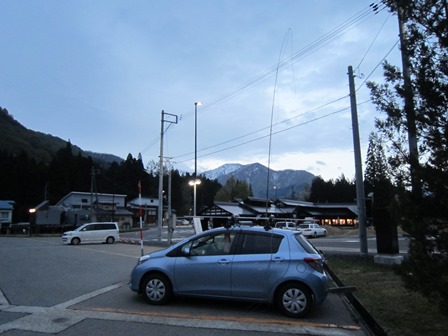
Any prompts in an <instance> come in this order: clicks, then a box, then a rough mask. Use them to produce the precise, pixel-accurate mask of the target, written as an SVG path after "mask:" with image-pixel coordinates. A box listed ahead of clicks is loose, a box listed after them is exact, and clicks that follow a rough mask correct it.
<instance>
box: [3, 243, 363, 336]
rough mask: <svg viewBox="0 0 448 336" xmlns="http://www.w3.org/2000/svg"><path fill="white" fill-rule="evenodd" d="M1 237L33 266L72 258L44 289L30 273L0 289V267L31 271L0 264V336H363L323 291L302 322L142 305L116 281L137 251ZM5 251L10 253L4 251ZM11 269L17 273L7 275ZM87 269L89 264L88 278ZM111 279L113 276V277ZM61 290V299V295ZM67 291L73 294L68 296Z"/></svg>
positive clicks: (338, 299)
mask: <svg viewBox="0 0 448 336" xmlns="http://www.w3.org/2000/svg"><path fill="white" fill-rule="evenodd" d="M3 239H4V238H1V237H0V252H1V253H2V256H3V258H10V259H14V258H15V256H14V255H15V254H18V253H17V251H18V249H19V247H20V251H21V253H23V255H27V254H28V253H33V254H34V258H36V260H38V259H39V256H40V254H42V257H45V256H46V257H48V254H49V253H57V256H58V258H73V259H74V260H75V262H73V263H71V262H69V261H67V259H66V260H65V262H64V263H61V264H59V265H58V267H65V266H66V269H63V270H62V269H59V270H58V271H55V272H54V274H53V277H54V279H55V281H54V282H53V283H51V284H48V283H43V282H42V281H45V280H47V278H46V277H44V276H43V275H40V273H39V272H37V271H36V272H32V273H33V274H34V275H35V276H34V277H33V278H32V279H28V278H27V277H22V278H21V281H17V282H16V283H15V284H11V283H5V279H9V277H8V276H7V275H5V272H4V270H5V269H6V270H7V271H6V272H10V273H17V272H18V273H21V271H20V268H21V267H23V266H27V267H32V266H30V265H28V264H26V262H23V263H22V264H20V262H18V261H15V260H10V262H5V261H4V260H3V261H2V260H0V266H1V270H2V271H1V272H0V334H1V335H8V336H12V335H14V336H15V335H22V336H25V335H46V334H54V335H56V334H57V335H58V336H68V335H79V334H92V335H123V334H126V335H142V334H145V335H161V334H166V335H169V334H171V335H177V334H182V335H183V336H190V335H191V336H192V335H195V336H198V335H199V336H202V335H204V336H205V335H206V334H207V335H209V334H210V333H212V334H213V335H218V336H219V335H231V336H243V335H244V336H247V335H249V336H250V335H252V334H253V335H255V334H256V335H258V336H260V335H261V336H264V335H265V336H267V335H272V334H273V333H275V334H276V335H280V336H281V335H340V336H362V335H370V334H369V333H368V331H367V330H366V329H365V328H364V326H363V325H362V323H361V322H360V320H359V318H358V317H357V315H356V313H355V312H354V311H353V310H352V309H351V307H350V305H349V304H348V303H347V301H346V300H345V299H344V297H343V296H340V295H339V294H335V293H330V294H329V296H328V299H327V300H326V301H325V302H324V303H323V304H322V305H319V306H317V307H316V308H315V309H314V310H313V311H312V312H311V314H310V315H309V316H308V317H307V318H304V319H290V318H286V317H284V316H282V315H280V314H279V313H278V312H277V311H276V310H275V309H273V308H272V307H271V306H270V305H260V304H250V303H236V302H222V301H215V300H199V299H182V298H178V299H176V300H174V302H173V303H172V304H170V305H167V306H162V307H160V306H150V305H148V304H147V303H146V302H145V301H144V300H143V298H142V297H141V296H139V295H137V294H135V293H134V292H131V291H130V289H129V288H128V285H127V282H128V276H123V275H121V274H128V273H129V272H130V268H131V266H132V264H134V262H135V261H136V259H137V258H138V257H139V256H140V249H139V247H138V246H135V245H129V244H119V243H118V244H113V245H101V244H98V245H85V246H77V247H74V246H61V244H60V243H59V241H58V240H54V239H53V240H52V239H46V240H43V239H39V238H31V239H26V240H25V242H24V241H19V242H16V244H15V243H14V242H12V241H11V240H10V241H8V244H3ZM8 246H9V248H10V249H11V248H13V249H14V251H11V250H10V249H8V248H7V247H8ZM14 246H15V247H14ZM157 249H160V246H145V253H148V252H150V251H153V250H157ZM26 250H27V251H26ZM23 255H20V253H19V255H18V256H17V258H18V259H19V261H20V260H23ZM80 261H85V262H87V263H90V264H91V263H94V264H96V263H102V264H106V266H107V267H104V269H101V274H97V275H95V274H90V273H89V274H87V273H84V274H83V269H85V265H83V264H82V263H81V264H79V262H80ZM24 264H25V265H24ZM35 264H36V263H35ZM78 264H79V265H78ZM14 265H17V268H18V269H14ZM94 266H95V265H90V266H89V268H88V269H89V272H90V269H94ZM36 267H38V265H37V264H36ZM123 267H124V269H123ZM107 272H110V273H109V274H110V275H109V274H106V273H107ZM59 273H69V274H70V273H72V274H76V273H81V274H80V276H79V277H75V276H73V277H72V276H67V277H64V278H63V280H64V284H62V283H59V282H58V281H60V279H58V277H59ZM116 274H119V276H114V275H116ZM98 276H99V277H100V282H99V280H98ZM19 278H20V277H18V279H19ZM82 278H84V279H85V286H84V287H85V288H86V289H85V290H84V291H81V292H80V291H79V288H78V287H77V286H76V284H75V283H70V281H74V282H75V281H76V282H79V281H80V280H79V279H82ZM66 282H69V283H66ZM90 284H94V285H95V286H89V285H90ZM49 285H50V286H53V287H52V288H50V291H49V292H48V293H49V294H48V295H50V294H51V293H53V296H54V297H53V300H49V301H46V300H42V302H39V300H36V299H33V298H28V297H27V295H26V294H28V296H32V295H33V293H32V292H29V291H27V293H21V292H20V291H21V290H22V291H23V290H24V289H26V288H29V286H34V287H33V288H39V287H42V288H43V287H44V286H47V287H48V286H49ZM61 287H64V290H65V291H68V293H62V289H60V288H61ZM72 287H73V288H75V289H76V291H72ZM87 289H89V290H87ZM22 295H23V296H24V298H22ZM37 296H38V297H39V295H37ZM20 302H22V303H20ZM48 302H51V304H48Z"/></svg>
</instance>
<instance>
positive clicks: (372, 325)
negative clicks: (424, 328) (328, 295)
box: [324, 263, 387, 336]
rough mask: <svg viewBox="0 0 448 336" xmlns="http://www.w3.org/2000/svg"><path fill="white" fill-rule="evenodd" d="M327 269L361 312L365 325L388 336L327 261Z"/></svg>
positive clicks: (376, 335)
mask: <svg viewBox="0 0 448 336" xmlns="http://www.w3.org/2000/svg"><path fill="white" fill-rule="evenodd" d="M324 267H325V270H326V271H327V272H328V274H329V275H330V276H331V278H332V280H333V281H334V282H335V283H336V285H337V286H338V287H337V288H341V291H340V292H341V293H342V294H343V295H344V296H345V297H346V298H347V300H348V301H349V302H350V304H351V305H352V307H353V308H354V309H355V311H356V312H357V313H358V314H359V316H360V317H361V319H362V320H363V322H364V323H365V325H366V326H367V327H368V328H369V329H370V331H371V332H372V334H373V335H375V336H387V333H386V331H385V330H384V329H383V327H381V326H380V325H379V323H378V322H377V321H376V320H375V318H374V317H373V316H372V315H370V313H369V312H368V311H367V309H366V308H364V306H363V305H362V303H361V302H360V301H359V300H358V298H357V297H356V296H355V295H353V294H352V291H351V290H350V291H345V290H343V289H344V288H346V286H345V285H344V283H343V282H342V281H341V279H339V278H338V276H337V275H336V273H334V272H333V271H332V269H331V268H330V266H328V264H327V263H324Z"/></svg>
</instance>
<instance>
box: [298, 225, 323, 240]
mask: <svg viewBox="0 0 448 336" xmlns="http://www.w3.org/2000/svg"><path fill="white" fill-rule="evenodd" d="M299 229H300V232H301V233H302V234H303V235H304V236H305V237H313V238H316V237H325V236H326V235H327V230H326V229H324V228H323V227H321V226H320V225H319V224H313V223H303V224H299Z"/></svg>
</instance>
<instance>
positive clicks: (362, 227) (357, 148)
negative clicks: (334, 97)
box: [348, 65, 368, 255]
mask: <svg viewBox="0 0 448 336" xmlns="http://www.w3.org/2000/svg"><path fill="white" fill-rule="evenodd" d="M348 81H349V87H350V105H351V111H352V129H353V146H354V152H355V169H356V199H357V204H358V228H359V243H360V252H361V254H364V255H367V254H368V250H367V233H366V222H367V215H366V200H365V192H364V178H363V174H362V161H361V145H360V141H359V125H358V110H357V106H356V92H355V79H354V76H353V68H352V66H351V65H350V66H349V67H348Z"/></svg>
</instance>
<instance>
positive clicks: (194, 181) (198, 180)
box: [188, 179, 201, 217]
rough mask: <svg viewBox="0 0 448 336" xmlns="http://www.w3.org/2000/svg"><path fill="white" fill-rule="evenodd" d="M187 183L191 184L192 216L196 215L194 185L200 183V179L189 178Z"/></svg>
mask: <svg viewBox="0 0 448 336" xmlns="http://www.w3.org/2000/svg"><path fill="white" fill-rule="evenodd" d="M188 184H189V185H191V186H193V216H194V217H196V186H197V185H199V184H201V180H200V179H195V180H191V181H190V182H188Z"/></svg>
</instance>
